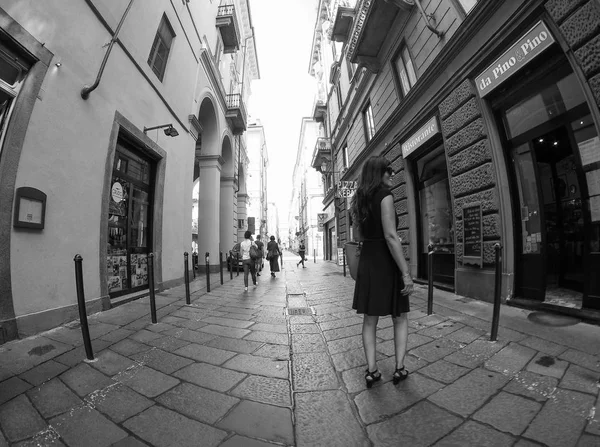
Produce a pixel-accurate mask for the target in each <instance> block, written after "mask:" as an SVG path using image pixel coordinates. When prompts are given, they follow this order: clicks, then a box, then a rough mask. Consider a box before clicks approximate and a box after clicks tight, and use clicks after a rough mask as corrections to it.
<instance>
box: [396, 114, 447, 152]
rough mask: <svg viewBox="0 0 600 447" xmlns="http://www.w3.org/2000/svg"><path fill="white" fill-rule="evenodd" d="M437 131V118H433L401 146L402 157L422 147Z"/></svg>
mask: <svg viewBox="0 0 600 447" xmlns="http://www.w3.org/2000/svg"><path fill="white" fill-rule="evenodd" d="M439 131H440V127H439V126H438V122H437V118H436V117H435V116H434V117H432V118H431V119H430V120H429V121H427V122H426V123H425V125H424V126H423V127H421V128H420V129H419V130H418V131H416V132H415V133H414V134H413V135H411V136H410V138H409V139H408V140H406V141H405V142H404V143H403V144H402V157H403V158H406V157H408V156H409V155H410V154H411V153H412V152H414V151H415V149H417V148H418V147H419V146H422V145H423V144H424V143H425V142H426V141H428V140H430V139H431V138H432V137H433V136H434V135H436V134H437V133H438V132H439Z"/></svg>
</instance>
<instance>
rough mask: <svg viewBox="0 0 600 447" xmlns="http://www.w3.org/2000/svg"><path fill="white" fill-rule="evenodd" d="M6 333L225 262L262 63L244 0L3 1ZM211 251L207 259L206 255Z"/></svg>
mask: <svg viewBox="0 0 600 447" xmlns="http://www.w3.org/2000/svg"><path fill="white" fill-rule="evenodd" d="M0 64H1V65H2V70H0V73H1V74H0V76H1V79H0V95H1V99H0V104H1V106H0V123H1V124H0V179H1V180H0V246H1V247H2V249H3V256H2V259H1V260H0V325H1V328H2V331H1V333H2V337H1V339H2V340H4V341H6V340H9V339H13V338H15V337H17V336H19V335H29V334H33V333H36V332H39V331H41V330H44V329H48V328H51V327H55V326H57V325H59V324H61V323H63V322H65V321H69V320H71V319H73V318H74V317H75V316H76V315H77V308H76V289H75V284H74V280H73V277H74V266H73V259H74V256H75V255H76V254H79V255H81V256H82V258H83V273H84V285H85V288H84V290H85V296H86V300H87V305H88V308H89V309H88V311H90V312H91V311H96V310H100V309H106V308H109V307H111V306H113V305H115V304H116V303H118V301H119V300H124V299H130V298H132V297H134V296H135V295H136V294H143V293H144V290H145V291H146V292H147V289H148V259H149V255H150V254H152V255H153V262H154V277H155V285H156V287H157V288H161V289H162V288H167V287H171V286H173V285H176V284H179V283H181V282H182V278H183V276H184V275H183V273H184V272H183V268H182V265H183V253H184V252H190V250H191V248H192V233H193V230H192V219H190V212H191V211H192V210H193V209H194V208H193V194H192V191H193V188H194V186H197V188H198V190H199V194H198V197H197V203H198V206H197V207H196V208H195V209H196V210H198V211H197V215H196V216H195V219H196V222H197V223H196V226H197V230H196V231H197V234H198V236H197V246H198V251H199V252H200V253H201V256H202V257H203V256H204V253H206V252H209V254H210V264H211V269H212V268H214V269H217V268H218V259H219V256H218V254H219V250H224V248H222V247H230V246H231V245H232V243H233V241H234V238H235V237H236V235H237V225H236V222H237V220H236V214H237V213H238V212H239V211H238V210H239V209H240V207H241V208H242V209H244V207H245V204H244V203H240V202H243V199H244V197H243V194H244V193H245V176H246V170H247V164H248V155H247V153H246V149H245V141H244V140H245V137H244V132H245V130H246V122H247V117H246V111H245V105H244V104H245V103H246V101H247V98H248V95H249V94H250V83H251V81H252V79H256V78H257V77H258V76H259V71H258V63H257V57H256V48H255V44H254V39H253V28H252V21H251V12H250V9H249V4H248V2H247V1H246V0H235V1H233V0H231V1H227V2H226V1H222V2H220V3H219V2H217V1H214V2H185V1H184V2H168V1H165V0H151V1H143V2H142V1H139V0H138V1H135V0H128V1H121V2H113V1H105V0H86V1H67V2H62V1H53V0H51V1H47V2H46V1H44V2H37V1H29V0H26V1H12V0H6V1H3V2H2V6H1V7H0ZM201 264H203V263H201Z"/></svg>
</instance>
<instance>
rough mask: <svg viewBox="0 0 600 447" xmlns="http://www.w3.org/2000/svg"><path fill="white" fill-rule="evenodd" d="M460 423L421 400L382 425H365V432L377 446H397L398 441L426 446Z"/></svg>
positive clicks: (457, 419) (416, 445)
mask: <svg viewBox="0 0 600 447" xmlns="http://www.w3.org/2000/svg"><path fill="white" fill-rule="evenodd" d="M461 423H462V419H461V418H459V417H457V416H455V415H453V414H451V413H449V412H447V411H445V410H443V409H441V408H439V407H436V406H435V405H433V404H431V403H430V402H427V401H423V402H419V403H418V404H416V405H415V406H413V407H412V408H410V409H409V410H407V411H405V412H404V413H401V414H398V415H396V416H393V417H391V418H390V419H388V420H386V421H384V422H380V423H378V424H372V425H369V426H368V427H367V433H368V434H369V438H370V439H371V440H372V441H373V443H374V445H376V446H377V447H397V446H398V445H399V444H398V443H399V440H401V442H402V445H406V446H411V447H413V446H414V447H420V446H430V445H432V444H434V443H435V442H436V441H437V440H438V439H440V438H442V437H443V436H445V435H446V434H448V433H449V432H450V431H452V430H453V429H454V428H456V427H457V426H459V425H460V424H461ZM458 445H460V446H461V447H462V445H463V444H458ZM465 447H466V446H465Z"/></svg>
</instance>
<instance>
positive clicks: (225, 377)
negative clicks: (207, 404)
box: [173, 363, 247, 392]
mask: <svg viewBox="0 0 600 447" xmlns="http://www.w3.org/2000/svg"><path fill="white" fill-rule="evenodd" d="M173 375H174V376H175V377H178V378H180V379H182V380H185V381H187V382H191V383H194V384H196V385H200V386H202V387H205V388H210V389H211V390H215V391H221V392H224V391H228V390H230V389H231V388H233V387H234V386H235V385H237V384H238V383H240V382H241V381H242V380H243V379H244V378H246V377H247V376H246V374H242V373H239V372H237V371H232V370H230V369H225V368H220V367H218V366H213V365H209V364H206V363H194V364H192V365H190V366H186V367H185V368H183V369H180V370H179V371H177V372H176V373H174V374H173Z"/></svg>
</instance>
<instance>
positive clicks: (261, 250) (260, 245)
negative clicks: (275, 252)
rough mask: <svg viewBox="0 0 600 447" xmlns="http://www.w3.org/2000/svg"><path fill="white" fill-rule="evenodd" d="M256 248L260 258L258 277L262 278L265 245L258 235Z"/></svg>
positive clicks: (257, 265)
mask: <svg viewBox="0 0 600 447" xmlns="http://www.w3.org/2000/svg"><path fill="white" fill-rule="evenodd" d="M255 244H256V246H257V247H258V258H257V259H256V267H255V269H256V276H260V272H261V271H262V267H263V258H264V257H265V244H264V243H263V241H261V236H260V234H257V235H256V242H255Z"/></svg>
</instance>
